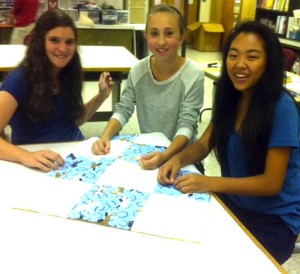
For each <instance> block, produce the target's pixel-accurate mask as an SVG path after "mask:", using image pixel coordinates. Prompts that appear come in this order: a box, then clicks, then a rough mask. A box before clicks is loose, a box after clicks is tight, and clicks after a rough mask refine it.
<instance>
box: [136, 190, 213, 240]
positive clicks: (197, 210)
mask: <svg viewBox="0 0 300 274" xmlns="http://www.w3.org/2000/svg"><path fill="white" fill-rule="evenodd" d="M209 209H210V203H209V202H199V201H196V200H194V199H189V198H187V197H186V196H168V195H163V194H152V195H151V196H150V198H149V200H148V201H147V202H146V204H145V206H144V207H143V209H142V210H141V212H140V213H139V214H138V216H137V218H136V220H135V221H134V223H133V226H132V228H131V230H132V231H136V232H142V233H147V234H153V235H157V236H161V237H167V238H174V239H180V240H186V241H192V242H198V243H201V242H203V240H204V239H205V234H206V227H207V220H208V216H209Z"/></svg>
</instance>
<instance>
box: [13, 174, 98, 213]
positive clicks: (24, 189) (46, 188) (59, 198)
mask: <svg viewBox="0 0 300 274" xmlns="http://www.w3.org/2000/svg"><path fill="white" fill-rule="evenodd" d="M91 187H92V185H90V184H84V183H80V182H75V181H72V180H61V179H54V178H51V177H47V176H44V177H43V179H42V180H37V177H35V178H27V181H26V184H24V182H23V181H21V180H18V182H14V189H15V191H14V192H13V193H12V194H13V195H12V197H11V207H12V208H18V209H25V210H30V211H35V212H40V213H44V214H50V215H55V216H60V217H65V218H66V217H67V216H68V214H69V212H70V211H71V209H72V208H73V207H74V205H75V204H76V203H77V202H78V201H79V200H80V197H81V196H82V195H83V194H84V193H86V192H87V191H88V190H89V189H90V188H91Z"/></svg>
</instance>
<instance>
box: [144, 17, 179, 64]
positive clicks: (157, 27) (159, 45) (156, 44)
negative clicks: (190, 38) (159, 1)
mask: <svg viewBox="0 0 300 274" xmlns="http://www.w3.org/2000/svg"><path fill="white" fill-rule="evenodd" d="M145 36H146V39H147V42H148V47H149V50H150V51H151V52H152V53H153V54H154V55H155V56H156V57H157V58H159V59H168V58H169V57H171V56H177V55H178V50H179V48H180V46H181V44H182V42H183V40H184V37H182V35H181V33H180V29H179V22H178V16H177V15H176V14H173V13H170V12H158V13H155V14H152V15H151V17H150V18H149V20H148V23H147V30H146V34H145Z"/></svg>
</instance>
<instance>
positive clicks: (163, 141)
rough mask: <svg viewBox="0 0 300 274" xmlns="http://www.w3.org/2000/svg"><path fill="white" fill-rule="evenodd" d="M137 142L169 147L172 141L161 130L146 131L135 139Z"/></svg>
mask: <svg viewBox="0 0 300 274" xmlns="http://www.w3.org/2000/svg"><path fill="white" fill-rule="evenodd" d="M134 142H135V143H138V144H143V145H152V146H163V147H168V146H169V145H170V143H171V141H170V140H169V139H168V138H167V136H166V135H164V134H163V133H161V132H153V133H144V134H140V135H138V136H137V137H136V138H135V139H134Z"/></svg>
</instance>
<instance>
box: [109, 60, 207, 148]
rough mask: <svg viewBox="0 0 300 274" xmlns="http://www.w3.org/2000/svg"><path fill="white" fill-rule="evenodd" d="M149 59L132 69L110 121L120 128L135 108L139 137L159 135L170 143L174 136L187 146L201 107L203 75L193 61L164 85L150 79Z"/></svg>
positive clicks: (195, 129) (163, 82) (186, 63)
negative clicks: (187, 140)
mask: <svg viewBox="0 0 300 274" xmlns="http://www.w3.org/2000/svg"><path fill="white" fill-rule="evenodd" d="M150 58H151V56H148V57H146V58H144V59H142V60H141V61H139V62H138V63H137V64H136V65H135V66H133V67H132V69H131V71H130V73H129V76H128V79H127V81H126V86H125V89H124V90H123V92H122V95H121V99H120V102H119V103H117V104H116V106H115V109H114V114H113V116H112V118H115V119H117V120H118V121H119V122H120V123H121V125H122V127H123V126H124V125H125V124H126V123H127V122H128V120H129V118H130V117H131V115H132V114H133V112H134V110H135V106H136V111H137V118H138V123H139V127H140V131H141V133H151V132H162V133H164V134H165V135H166V136H167V137H168V138H169V139H170V140H171V141H172V140H173V139H174V137H176V136H177V135H184V136H186V137H187V138H188V139H189V141H190V142H193V141H195V139H196V137H197V133H198V132H197V129H198V119H199V113H200V109H201V108H202V106H203V95H204V73H203V71H202V69H201V68H200V67H199V66H198V65H197V64H196V63H195V62H193V61H192V60H190V59H186V61H185V63H184V65H183V66H182V67H181V69H180V70H179V71H178V72H177V73H175V74H174V75H173V76H172V77H171V78H169V79H167V80H165V81H156V80H155V79H154V78H153V75H152V71H151V67H150Z"/></svg>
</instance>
